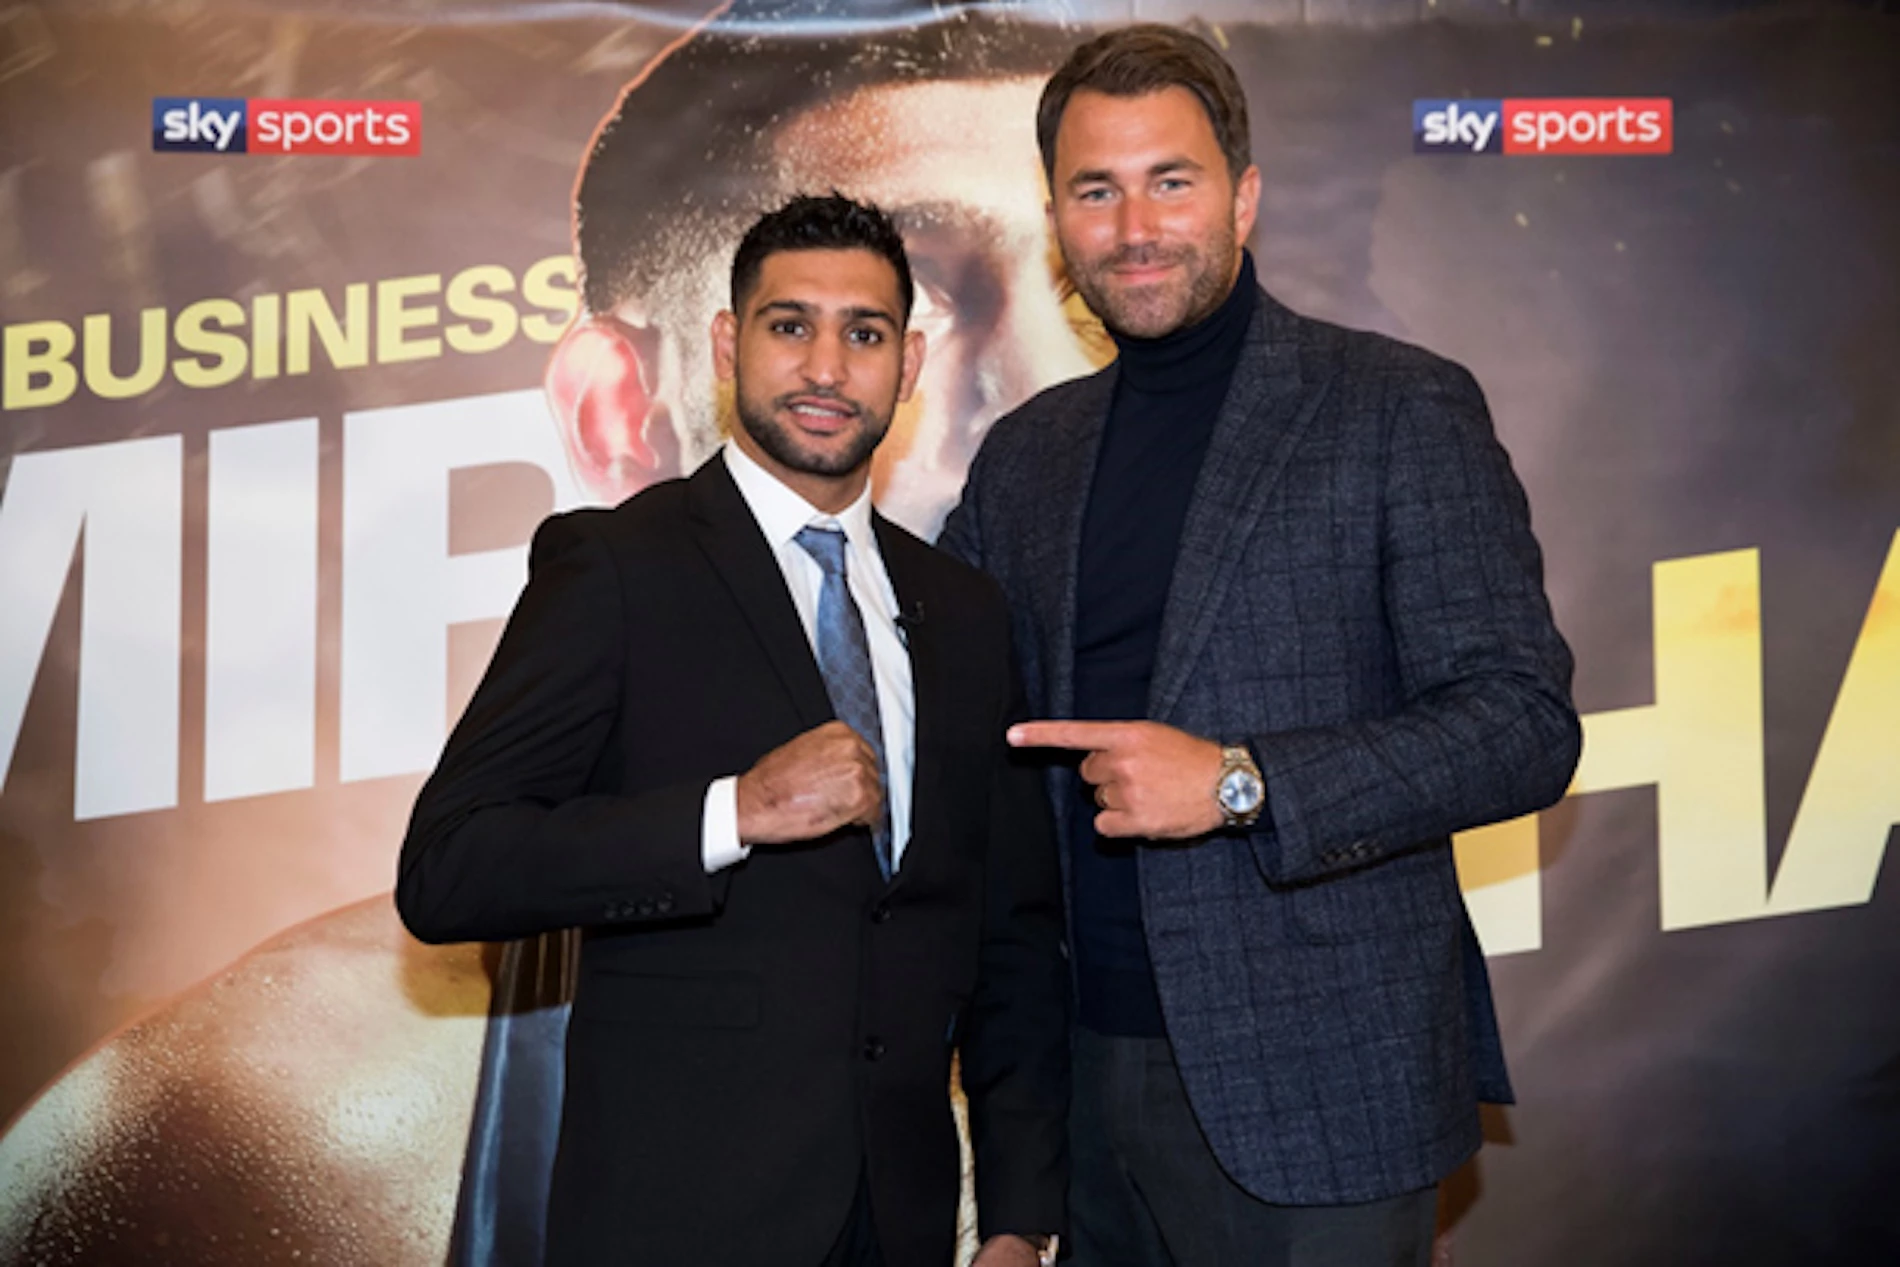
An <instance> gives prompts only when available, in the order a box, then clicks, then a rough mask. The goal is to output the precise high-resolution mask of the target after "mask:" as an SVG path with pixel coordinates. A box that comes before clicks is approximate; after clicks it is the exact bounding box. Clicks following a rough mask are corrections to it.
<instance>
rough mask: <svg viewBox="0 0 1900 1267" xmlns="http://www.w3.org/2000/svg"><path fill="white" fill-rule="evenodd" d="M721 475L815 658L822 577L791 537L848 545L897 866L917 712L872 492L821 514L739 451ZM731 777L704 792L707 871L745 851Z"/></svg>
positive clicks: (733, 448) (734, 449)
mask: <svg viewBox="0 0 1900 1267" xmlns="http://www.w3.org/2000/svg"><path fill="white" fill-rule="evenodd" d="M725 455H726V469H727V470H729V471H731V472H732V482H733V483H735V484H737V485H738V486H739V495H740V496H741V497H743V498H744V499H745V504H746V506H747V508H748V509H750V510H751V511H752V517H753V519H755V520H757V521H758V525H759V531H760V532H762V533H764V534H765V539H766V541H767V543H768V544H770V545H771V547H772V555H773V557H774V558H776V559H777V560H778V568H779V571H780V572H781V573H783V574H784V576H785V588H786V589H788V590H790V591H791V595H792V605H793V606H794V607H796V608H797V609H798V619H799V622H800V623H801V624H803V625H804V626H805V640H806V641H807V642H809V643H811V644H812V646H813V654H814V655H815V654H816V647H817V643H816V637H817V628H818V591H819V588H820V586H822V585H823V584H824V576H825V574H824V571H823V569H821V568H820V567H819V566H818V560H816V559H814V558H812V557H811V555H809V554H807V553H806V552H805V548H804V547H803V546H801V545H799V544H798V542H797V541H796V540H795V538H796V537H797V536H798V533H799V530H800V529H802V528H805V527H807V526H809V525H813V524H815V525H818V526H819V527H824V528H838V529H842V530H843V532H844V535H845V540H846V542H847V543H848V548H847V550H846V554H845V558H846V563H845V579H846V581H847V583H848V584H849V585H850V588H851V597H852V599H853V600H854V601H855V602H856V603H857V605H858V612H859V614H860V615H862V616H863V618H864V633H865V638H866V640H867V641H868V642H869V643H870V647H871V671H872V675H873V676H874V677H876V679H877V711H878V720H879V721H880V722H882V723H883V729H884V764H885V766H886V770H885V776H886V779H887V781H888V784H889V786H888V787H886V789H885V796H886V797H887V798H888V799H889V801H890V807H891V864H892V866H894V867H895V866H900V865H902V863H903V859H904V847H905V846H906V845H908V844H909V843H910V799H911V772H912V770H913V768H914V766H915V763H916V754H917V707H916V701H915V696H914V695H913V693H912V687H911V676H910V652H909V651H907V650H906V649H905V646H904V638H903V635H902V633H901V632H900V631H899V630H898V628H897V593H896V591H895V590H893V589H892V588H891V578H890V574H889V573H888V572H886V571H885V570H884V559H883V556H881V555H880V554H879V553H878V550H877V535H876V534H875V533H874V532H873V531H872V529H871V490H870V487H869V486H868V485H867V486H866V487H865V490H864V492H863V494H862V495H861V496H860V497H859V498H858V499H857V500H856V501H854V502H852V503H851V504H850V505H849V506H847V507H845V508H844V509H843V510H841V511H839V512H838V513H837V514H835V515H831V514H826V513H825V512H824V511H821V510H818V509H816V508H815V507H813V506H812V504H811V503H810V502H808V501H806V500H805V499H804V498H802V497H800V496H799V495H798V494H797V493H795V492H793V491H792V490H791V489H790V488H787V487H786V486H785V485H784V484H781V483H780V482H779V480H778V477H776V476H774V475H773V474H771V472H769V471H767V470H766V469H765V468H764V467H762V466H760V465H759V464H758V463H757V462H755V461H753V460H752V458H751V457H749V456H748V455H747V454H746V452H745V450H744V449H741V448H740V447H739V446H738V445H736V444H733V443H731V442H730V441H728V442H727V444H726V446H725ZM738 784H739V776H738V775H736V774H735V775H728V776H727V777H725V778H723V779H718V780H715V781H714V783H713V784H712V786H711V787H709V788H707V789H706V808H705V812H704V816H703V818H702V820H701V828H700V853H701V856H702V857H703V858H704V859H705V863H706V872H707V874H709V875H710V874H711V873H712V872H714V871H718V870H720V869H721V868H724V867H729V866H731V865H732V864H733V863H735V862H739V861H742V860H743V859H744V858H745V857H746V856H747V855H748V854H749V853H750V852H751V849H750V848H749V847H748V846H746V845H745V844H743V843H741V842H740V840H739V806H738Z"/></svg>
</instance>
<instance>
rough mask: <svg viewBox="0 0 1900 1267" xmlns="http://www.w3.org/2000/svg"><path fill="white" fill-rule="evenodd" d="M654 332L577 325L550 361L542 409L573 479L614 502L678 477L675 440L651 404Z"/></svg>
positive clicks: (591, 321) (596, 321)
mask: <svg viewBox="0 0 1900 1267" xmlns="http://www.w3.org/2000/svg"><path fill="white" fill-rule="evenodd" d="M659 346H660V340H659V336H658V334H657V332H655V331H653V330H651V329H645V328H641V327H638V326H634V325H630V324H628V323H626V322H623V321H620V320H619V319H617V318H615V317H611V316H598V315H597V316H588V317H584V318H582V319H581V320H580V321H577V322H576V323H575V324H574V325H573V327H572V328H570V329H569V330H568V332H567V333H566V334H565V335H563V336H562V338H561V341H560V343H559V344H557V345H556V346H555V349H554V355H553V356H552V357H550V358H549V359H548V370H547V377H546V380H545V385H546V388H547V395H548V403H549V405H550V406H551V407H552V408H553V410H554V414H555V417H556V418H558V419H559V420H560V424H561V438H562V439H563V440H564V441H565V442H566V444H567V453H568V460H569V461H570V462H572V463H573V466H574V471H575V474H577V475H578V476H579V477H580V478H581V480H582V482H583V483H585V484H586V485H587V487H588V489H589V490H590V491H592V492H593V493H594V495H595V496H596V497H598V498H600V499H601V500H602V501H605V502H609V503H613V502H618V501H621V500H622V499H624V498H627V497H631V496H632V495H633V494H635V493H637V492H639V491H640V490H641V489H643V488H645V487H646V486H647V485H649V484H652V483H655V482H656V481H659V480H662V479H666V478H668V477H670V476H674V475H677V474H679V473H680V472H679V469H678V468H679V441H678V438H677V437H676V436H674V434H673V429H672V427H671V425H670V424H669V423H668V422H667V419H666V416H665V413H666V411H665V410H664V408H661V407H658V406H657V404H656V396H657V395H658V393H657V390H656V386H657V385H656V383H655V381H654V380H655V378H656V376H657V373H658V370H659Z"/></svg>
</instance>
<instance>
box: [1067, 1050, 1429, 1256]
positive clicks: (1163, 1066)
mask: <svg viewBox="0 0 1900 1267" xmlns="http://www.w3.org/2000/svg"><path fill="white" fill-rule="evenodd" d="M1074 1076H1075V1099H1074V1104H1073V1106H1072V1109H1071V1113H1070V1120H1069V1133H1070V1164H1071V1166H1072V1167H1073V1170H1072V1174H1073V1178H1072V1179H1071V1181H1070V1187H1069V1218H1070V1232H1071V1243H1072V1244H1073V1246H1074V1250H1075V1256H1074V1259H1073V1260H1072V1262H1073V1267H1430V1263H1431V1260H1432V1232H1433V1228H1434V1225H1435V1222H1436V1218H1437V1211H1438V1199H1437V1196H1438V1194H1437V1189H1436V1188H1423V1189H1420V1190H1419V1191H1417V1192H1408V1193H1405V1194H1403V1195H1401V1196H1397V1197H1391V1198H1388V1199H1386V1200H1384V1201H1372V1202H1368V1203H1366V1204H1363V1205H1330V1206H1286V1205H1269V1204H1268V1203H1267V1202H1265V1201H1262V1200H1260V1199H1259V1198H1257V1197H1254V1196H1252V1195H1250V1194H1249V1193H1247V1192H1246V1191H1244V1190H1243V1189H1242V1188H1241V1187H1240V1186H1239V1185H1238V1184H1236V1183H1235V1182H1234V1181H1233V1180H1232V1179H1230V1178H1228V1177H1227V1173H1226V1172H1225V1171H1223V1170H1222V1169H1221V1167H1220V1163H1219V1162H1217V1161H1216V1160H1215V1159H1214V1154H1213V1151H1212V1150H1211V1149H1209V1148H1208V1146H1207V1139H1206V1137H1205V1136H1203V1135H1202V1134H1201V1128H1200V1125H1199V1123H1197V1122H1196V1121H1195V1120H1194V1113H1193V1110H1192V1109H1191V1108H1190V1107H1189V1106H1188V1100H1187V1091H1186V1089H1185V1088H1184V1087H1183V1086H1182V1085H1181V1075H1180V1073H1179V1072H1178V1071H1177V1070H1176V1069H1175V1065H1174V1053H1173V1050H1172V1049H1171V1048H1170V1047H1169V1046H1168V1043H1167V1040H1166V1039H1160V1038H1111V1037H1105V1036H1103V1035H1100V1034H1096V1033H1093V1032H1091V1031H1089V1030H1088V1029H1086V1028H1081V1027H1078V1028H1077V1029H1076V1042H1075V1075H1074Z"/></svg>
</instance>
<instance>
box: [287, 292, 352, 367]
mask: <svg viewBox="0 0 1900 1267" xmlns="http://www.w3.org/2000/svg"><path fill="white" fill-rule="evenodd" d="M284 306H285V314H284V318H285V320H284V325H285V330H286V333H285V338H284V344H285V347H284V372H285V373H287V374H308V373H309V372H310V335H311V332H312V331H313V330H314V331H315V332H316V336H317V338H318V339H320V340H321V341H322V343H323V350H324V353H325V354H326V355H328V356H329V358H330V364H332V365H334V366H335V367H336V368H338V369H340V370H353V369H361V368H362V367H363V366H365V365H368V364H369V285H368V283H366V282H353V283H351V284H350V285H348V286H345V287H344V288H343V310H344V320H343V323H342V324H338V322H337V319H336V312H335V311H334V310H333V309H332V308H331V307H330V301H329V299H327V298H326V297H325V296H324V293H323V292H322V291H320V290H293V291H291V292H290V294H289V295H288V296H287V297H286V303H285V305H284Z"/></svg>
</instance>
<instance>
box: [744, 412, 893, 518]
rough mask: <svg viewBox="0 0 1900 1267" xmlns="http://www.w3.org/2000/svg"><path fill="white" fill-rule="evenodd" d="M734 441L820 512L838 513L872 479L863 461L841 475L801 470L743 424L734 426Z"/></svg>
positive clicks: (869, 469) (860, 492)
mask: <svg viewBox="0 0 1900 1267" xmlns="http://www.w3.org/2000/svg"><path fill="white" fill-rule="evenodd" d="M732 442H733V443H734V444H736V445H738V446H739V448H740V449H742V450H744V451H745V455H746V456H747V457H749V458H751V459H752V460H753V461H754V462H757V463H758V464H759V466H760V467H761V468H762V469H763V470H764V471H765V473H766V474H767V475H770V476H771V477H772V478H773V479H775V480H777V481H778V482H779V483H781V484H783V485H785V487H787V488H789V489H791V490H792V491H793V492H794V493H797V494H798V495H799V497H800V498H801V499H803V500H804V501H805V503H806V504H807V505H809V506H810V507H811V508H812V509H813V510H816V511H818V512H819V513H821V514H826V515H836V514H839V513H841V512H843V511H844V510H846V509H847V508H849V507H850V505H851V503H852V502H855V501H856V500H858V498H859V497H861V496H863V494H864V487H865V485H866V484H868V483H869V482H870V480H871V464H870V463H869V462H868V461H866V462H861V463H859V464H858V465H857V466H855V467H853V468H851V469H850V470H849V471H846V472H845V473H844V474H842V475H824V474H820V473H816V472H812V471H801V470H798V469H797V468H795V467H790V466H787V465H785V464H784V463H783V462H781V461H779V460H778V459H777V458H775V457H773V456H772V455H771V454H769V453H767V452H766V451H765V450H764V449H762V448H760V447H759V442H758V441H757V440H754V439H753V438H752V436H751V435H750V434H749V433H748V432H747V431H746V429H745V428H744V427H737V426H735V427H734V428H733V429H732Z"/></svg>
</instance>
